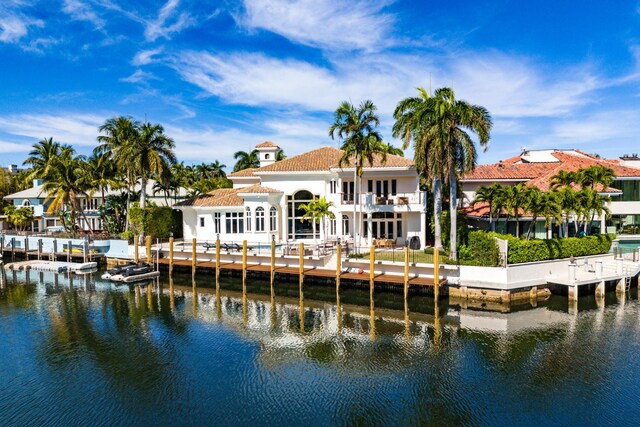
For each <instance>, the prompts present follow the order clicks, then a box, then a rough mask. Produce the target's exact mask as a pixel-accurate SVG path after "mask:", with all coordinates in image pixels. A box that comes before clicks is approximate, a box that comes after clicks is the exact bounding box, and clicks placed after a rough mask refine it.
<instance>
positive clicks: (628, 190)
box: [460, 150, 640, 238]
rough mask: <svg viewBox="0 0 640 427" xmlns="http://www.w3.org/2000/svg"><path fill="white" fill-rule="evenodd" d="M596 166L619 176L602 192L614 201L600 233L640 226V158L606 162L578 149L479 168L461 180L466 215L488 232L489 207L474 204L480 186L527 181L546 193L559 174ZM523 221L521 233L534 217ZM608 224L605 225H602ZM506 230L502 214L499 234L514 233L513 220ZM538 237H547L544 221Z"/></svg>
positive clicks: (534, 152)
mask: <svg viewBox="0 0 640 427" xmlns="http://www.w3.org/2000/svg"><path fill="white" fill-rule="evenodd" d="M595 165H602V166H606V167H608V168H611V169H613V171H614V173H615V174H616V180H615V181H614V183H613V184H612V186H611V187H609V188H600V189H599V193H600V194H601V195H604V196H609V197H610V198H611V201H610V202H609V203H608V204H607V206H608V208H609V210H610V211H611V218H610V219H609V220H608V221H607V220H606V219H605V216H604V215H602V216H601V217H600V218H599V221H598V232H602V233H604V232H611V233H622V232H624V230H625V227H629V226H631V225H634V224H636V225H638V224H640V158H638V156H637V155H634V156H623V157H621V158H620V160H607V159H601V158H599V157H596V156H593V155H591V154H587V153H584V152H582V151H579V150H529V151H524V152H523V153H522V154H520V155H518V156H514V157H511V158H509V159H506V160H502V161H500V162H498V163H494V164H491V165H479V166H477V167H476V169H475V170H474V171H473V172H471V173H468V174H466V175H464V176H463V177H461V179H460V182H461V183H462V191H463V194H464V199H463V205H464V209H463V212H464V213H465V214H466V216H467V219H468V221H469V224H470V225H471V226H474V227H477V228H483V229H488V228H489V225H488V222H489V207H488V205H487V204H486V203H477V204H475V205H472V204H471V203H472V202H473V200H474V199H475V193H476V189H477V188H478V187H479V186H481V185H482V186H489V185H491V184H493V183H494V182H497V183H499V184H502V185H516V184H518V183H520V182H525V183H527V185H531V186H535V187H538V188H540V189H541V190H543V191H547V190H549V188H550V185H551V180H552V177H553V176H554V175H556V174H557V173H558V172H559V171H561V170H566V171H576V170H578V169H581V168H587V167H590V166H595ZM494 220H495V218H494ZM523 220H524V221H521V223H520V227H521V230H520V231H521V232H523V231H525V230H527V228H528V227H529V223H530V221H531V217H530V216H529V217H527V216H526V214H525V217H524V218H523ZM605 222H606V226H603V223H605ZM506 227H507V225H506V218H505V215H504V214H503V215H502V217H501V219H500V220H499V221H498V222H497V223H496V231H498V232H509V233H512V234H515V221H513V219H512V220H511V221H509V224H508V230H507V228H506ZM525 232H526V231H525ZM535 235H536V237H538V238H544V237H545V236H546V231H545V228H544V220H542V221H540V220H539V222H538V223H537V224H536V231H535Z"/></svg>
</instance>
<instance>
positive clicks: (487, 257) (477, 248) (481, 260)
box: [460, 231, 500, 267]
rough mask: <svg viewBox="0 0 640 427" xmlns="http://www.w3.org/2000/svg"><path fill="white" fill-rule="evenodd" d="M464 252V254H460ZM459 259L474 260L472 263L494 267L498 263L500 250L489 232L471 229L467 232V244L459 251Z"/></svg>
mask: <svg viewBox="0 0 640 427" xmlns="http://www.w3.org/2000/svg"><path fill="white" fill-rule="evenodd" d="M463 254H464V256H462V255H463ZM460 259H461V260H465V261H474V264H473V265H481V266H484V267H495V266H498V265H500V250H499V249H498V245H497V244H496V241H495V239H494V236H492V235H491V233H486V232H484V231H472V232H471V233H469V246H468V247H467V250H466V251H464V252H463V251H460Z"/></svg>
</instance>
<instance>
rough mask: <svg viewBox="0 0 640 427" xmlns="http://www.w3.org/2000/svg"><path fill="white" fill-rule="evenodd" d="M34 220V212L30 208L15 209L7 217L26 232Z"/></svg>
mask: <svg viewBox="0 0 640 427" xmlns="http://www.w3.org/2000/svg"><path fill="white" fill-rule="evenodd" d="M33 219H34V217H33V211H32V210H31V208H30V207H28V206H23V207H21V208H17V209H13V211H12V212H11V213H10V214H8V215H7V220H8V221H9V222H10V223H12V224H13V225H15V226H16V227H17V228H18V229H19V230H20V231H24V230H25V228H27V227H29V226H31V224H32V223H33Z"/></svg>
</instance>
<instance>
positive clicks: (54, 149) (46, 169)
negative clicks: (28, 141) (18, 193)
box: [23, 138, 69, 179]
mask: <svg viewBox="0 0 640 427" xmlns="http://www.w3.org/2000/svg"><path fill="white" fill-rule="evenodd" d="M67 148H69V146H68V145H62V144H60V143H58V142H55V141H54V140H53V138H43V139H41V140H40V141H38V142H36V143H35V144H33V148H32V150H31V151H30V152H29V157H27V159H26V160H25V161H24V163H23V164H25V165H30V166H31V174H30V175H29V179H34V178H40V179H46V177H47V176H48V175H49V173H50V170H51V165H52V164H53V163H54V162H55V161H56V159H57V158H58V157H59V156H60V154H61V153H62V150H64V149H67Z"/></svg>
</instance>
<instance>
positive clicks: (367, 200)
mask: <svg viewBox="0 0 640 427" xmlns="http://www.w3.org/2000/svg"><path fill="white" fill-rule="evenodd" d="M359 199H360V203H361V204H363V205H372V206H383V205H395V206H405V205H415V204H422V202H423V200H424V193H423V192H413V193H396V194H388V195H386V196H384V195H380V196H378V195H376V194H373V193H365V194H361V195H360V198H359ZM340 200H341V201H342V204H343V205H352V204H353V200H354V195H353V193H340Z"/></svg>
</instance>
